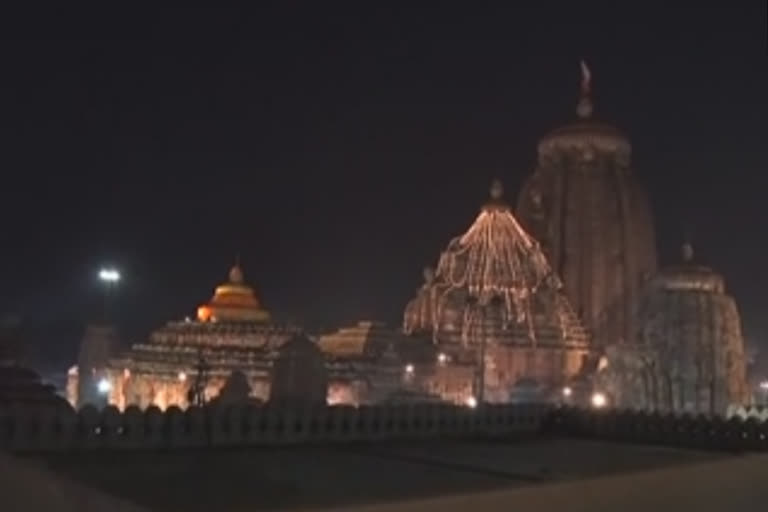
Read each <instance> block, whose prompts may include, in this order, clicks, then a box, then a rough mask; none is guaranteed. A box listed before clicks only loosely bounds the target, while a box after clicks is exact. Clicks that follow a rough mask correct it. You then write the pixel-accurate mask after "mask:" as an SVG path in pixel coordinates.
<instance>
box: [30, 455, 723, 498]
mask: <svg viewBox="0 0 768 512" xmlns="http://www.w3.org/2000/svg"><path fill="white" fill-rule="evenodd" d="M728 458H730V457H728V456H726V455H717V454H712V453H701V452H694V451H687V450H675V449H669V448H659V447H648V446H639V445H618V444H608V443H591V442H584V441H565V440H536V441H525V442H522V441H520V442H498V441H496V442H491V441H487V442H484V441H475V442H457V441H421V442H407V443H404V442H398V443H388V444H375V445H368V446H364V445H357V446H325V447H308V446H301V447H290V448H273V449H249V450H228V451H221V450H220V451H207V452H206V451H200V452H175V453H174V452H168V453H140V452H126V453H119V452H116V453H111V454H107V453H93V454H83V455H78V456H76V457H75V456H72V455H68V456H53V457H47V458H45V459H43V460H42V461H41V462H42V463H43V464H45V465H47V466H48V467H49V468H50V469H52V470H53V472H55V473H57V474H58V475H60V476H64V477H66V478H69V479H73V480H75V481H78V482H80V483H83V484H86V485H88V486H91V487H94V488H96V489H99V490H102V491H105V492H107V493H109V494H112V495H115V496H118V497H121V498H124V499H125V500H128V501H131V502H133V503H137V504H139V505H143V506H145V507H146V508H148V509H151V510H159V511H164V510H168V511H170V510H185V511H189V512H194V511H203V510H204V511H206V512H210V510H222V511H240V510H249V511H253V510H287V509H292V508H305V507H311V508H321V507H330V508H336V507H341V506H344V505H361V504H364V503H388V502H389V503H391V502H402V501H407V500H410V499H421V498H430V497H436V496H445V495H458V494H465V493H475V492H485V491H491V490H508V489H514V488H523V487H539V488H540V489H541V490H542V491H544V492H546V490H545V489H546V487H545V485H546V484H552V483H556V482H569V481H573V480H578V479H584V478H590V477H597V476H602V475H616V474H626V473H628V472H633V471H639V470H646V469H653V468H665V467H671V466H680V465H683V466H686V465H691V464H692V463H701V462H707V461H712V460H720V459H728ZM533 490H534V489H531V491H533ZM414 510H416V509H414Z"/></svg>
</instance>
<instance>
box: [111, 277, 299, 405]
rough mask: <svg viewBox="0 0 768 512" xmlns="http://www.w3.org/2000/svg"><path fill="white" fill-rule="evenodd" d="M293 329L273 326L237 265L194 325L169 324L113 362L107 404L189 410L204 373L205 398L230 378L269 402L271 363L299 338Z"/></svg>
mask: <svg viewBox="0 0 768 512" xmlns="http://www.w3.org/2000/svg"><path fill="white" fill-rule="evenodd" d="M298 331H299V330H298V329H297V328H295V327H292V326H285V325H279V324H275V323H272V322H271V319H270V314H269V312H268V311H266V310H265V309H264V308H263V307H262V305H261V303H260V301H259V298H258V297H257V295H256V293H255V291H254V289H253V288H252V287H250V286H248V285H247V284H246V283H245V279H244V276H243V271H242V269H241V268H240V266H239V265H235V266H234V267H232V269H231V270H230V272H229V280H228V282H226V283H224V284H222V285H220V286H218V287H217V288H216V290H215V292H214V295H213V297H212V298H211V299H210V300H209V301H208V302H207V303H206V304H203V305H201V306H200V307H199V308H198V309H197V317H196V318H195V319H186V320H182V321H175V322H170V323H168V324H166V325H165V326H163V327H162V328H160V329H158V330H156V331H154V332H152V333H151V334H150V336H149V339H148V340H147V341H146V342H142V343H136V344H134V345H133V346H132V347H131V348H130V349H129V350H127V351H125V352H124V353H122V354H118V355H116V356H115V357H112V358H111V359H110V362H109V365H108V368H107V369H106V375H107V378H108V379H109V382H110V384H111V385H110V386H109V395H110V396H109V402H110V403H112V404H114V405H117V406H118V407H120V408H123V407H125V406H127V405H138V406H139V407H142V408H144V407H147V406H149V405H157V406H159V407H161V408H165V407H168V406H170V405H178V406H182V407H184V406H186V405H188V403H187V402H188V392H189V389H190V387H191V386H192V385H193V381H194V380H195V379H196V378H197V375H198V373H199V372H201V365H202V366H203V367H204V368H205V374H206V378H205V382H204V388H205V389H204V391H203V392H204V395H205V397H206V398H207V399H211V398H213V397H215V396H216V395H218V393H219V390H220V389H221V388H222V386H223V385H224V383H225V382H226V381H227V378H228V377H229V376H230V375H231V374H232V372H234V371H236V370H239V371H240V372H242V373H243V374H245V375H246V376H247V378H248V380H249V383H250V385H251V389H252V394H253V396H254V397H256V398H259V399H262V400H266V399H267V398H268V396H269V370H270V360H271V359H273V358H274V357H275V355H276V351H277V349H278V348H279V347H280V345H282V344H283V343H284V342H286V341H287V340H288V339H290V338H291V337H292V336H294V335H296V334H297V333H298Z"/></svg>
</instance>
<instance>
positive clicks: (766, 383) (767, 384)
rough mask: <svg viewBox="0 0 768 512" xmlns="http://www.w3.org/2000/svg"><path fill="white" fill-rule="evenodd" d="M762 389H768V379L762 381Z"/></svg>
mask: <svg viewBox="0 0 768 512" xmlns="http://www.w3.org/2000/svg"><path fill="white" fill-rule="evenodd" d="M760 389H762V390H763V391H768V380H764V381H762V382H761V383H760Z"/></svg>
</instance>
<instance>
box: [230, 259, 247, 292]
mask: <svg viewBox="0 0 768 512" xmlns="http://www.w3.org/2000/svg"><path fill="white" fill-rule="evenodd" d="M244 280H245V276H243V269H242V267H240V254H239V253H238V254H237V255H235V264H234V266H233V267H232V268H231V269H230V270H229V282H230V283H235V284H242V283H243V281H244Z"/></svg>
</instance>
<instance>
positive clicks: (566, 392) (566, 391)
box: [563, 386, 573, 398]
mask: <svg viewBox="0 0 768 512" xmlns="http://www.w3.org/2000/svg"><path fill="white" fill-rule="evenodd" d="M572 394H573V390H572V389H571V388H570V387H568V386H565V387H564V388H563V396H564V397H566V398H568V397H569V396H571V395H572Z"/></svg>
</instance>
